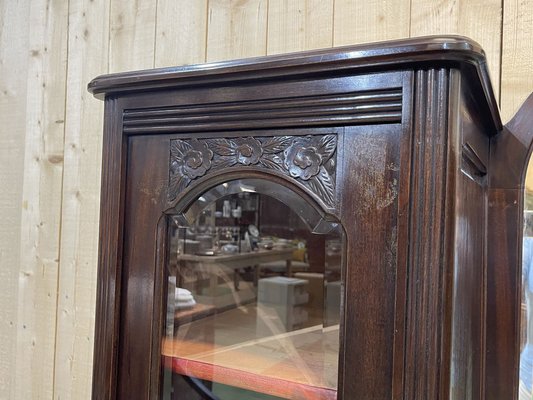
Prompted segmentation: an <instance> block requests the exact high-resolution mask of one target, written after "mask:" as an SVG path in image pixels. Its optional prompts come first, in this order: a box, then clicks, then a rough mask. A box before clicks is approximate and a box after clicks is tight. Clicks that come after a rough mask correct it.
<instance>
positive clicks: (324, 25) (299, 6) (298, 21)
mask: <svg viewBox="0 0 533 400" xmlns="http://www.w3.org/2000/svg"><path fill="white" fill-rule="evenodd" d="M267 34H268V47H267V53H268V54H278V53H287V52H293V51H301V50H310V49H318V48H325V47H331V46H332V45H333V0H269V2H268V33H267Z"/></svg>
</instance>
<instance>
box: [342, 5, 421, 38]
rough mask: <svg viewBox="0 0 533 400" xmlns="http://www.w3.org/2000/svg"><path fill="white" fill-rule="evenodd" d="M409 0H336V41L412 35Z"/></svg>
mask: <svg viewBox="0 0 533 400" xmlns="http://www.w3.org/2000/svg"><path fill="white" fill-rule="evenodd" d="M409 3H410V1H409V0H390V1H381V0H369V1H353V0H335V11H334V16H333V18H334V19H333V44H334V45H335V46H342V45H348V44H356V43H365V42H375V41H380V40H387V39H399V38H406V37H408V36H409V18H410V16H409V9H410V4H409Z"/></svg>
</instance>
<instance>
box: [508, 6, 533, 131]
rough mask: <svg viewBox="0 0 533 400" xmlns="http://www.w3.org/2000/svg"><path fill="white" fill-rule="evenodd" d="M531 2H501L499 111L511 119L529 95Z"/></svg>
mask: <svg viewBox="0 0 533 400" xmlns="http://www.w3.org/2000/svg"><path fill="white" fill-rule="evenodd" d="M532 65H533V1H531V0H505V2H504V11H503V42H502V67H501V68H502V82H501V101H500V104H501V110H502V120H503V121H504V122H506V121H508V120H509V119H511V117H512V116H513V115H514V113H515V112H516V111H517V110H518V108H519V107H520V105H521V104H522V102H523V101H524V100H525V99H526V98H527V96H528V95H529V94H530V93H531V92H533V74H532V73H531V66H532Z"/></svg>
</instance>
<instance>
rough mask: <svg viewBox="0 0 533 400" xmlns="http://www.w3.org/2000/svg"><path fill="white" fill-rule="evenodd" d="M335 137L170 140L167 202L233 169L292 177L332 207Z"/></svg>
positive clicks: (333, 204)
mask: <svg viewBox="0 0 533 400" xmlns="http://www.w3.org/2000/svg"><path fill="white" fill-rule="evenodd" d="M336 148H337V136H336V135H312V136H311V135H309V136H272V137H251V136H249V137H241V138H220V139H189V140H179V139H178V140H172V141H171V150H170V153H171V154H170V184H169V193H168V197H169V201H173V200H175V199H176V197H177V196H178V194H179V193H180V192H181V191H182V190H184V189H185V188H186V187H187V186H188V185H189V184H190V183H191V181H193V180H194V179H197V178H199V177H201V176H204V175H206V174H208V173H209V172H211V171H217V170H220V169H222V168H229V167H233V166H236V165H241V166H253V167H256V168H264V169H269V170H275V171H277V172H279V173H282V174H285V175H288V176H291V177H292V178H295V179H296V180H298V181H299V182H300V183H301V184H303V185H304V186H306V187H307V188H308V189H310V190H311V191H312V192H313V193H315V194H316V195H318V197H319V198H320V199H322V201H323V202H324V203H325V204H326V205H327V206H329V207H332V208H333V207H334V206H335V202H334V197H335V157H334V155H335V151H336Z"/></svg>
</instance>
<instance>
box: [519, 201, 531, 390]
mask: <svg viewBox="0 0 533 400" xmlns="http://www.w3.org/2000/svg"><path fill="white" fill-rule="evenodd" d="M527 203H528V202H527V193H526V204H527ZM521 304H522V307H521V310H520V315H521V318H520V320H521V322H520V351H521V353H520V384H519V400H525V399H527V400H531V399H532V398H533V390H532V385H533V211H532V210H526V211H525V213H524V241H523V248H522V302H521Z"/></svg>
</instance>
